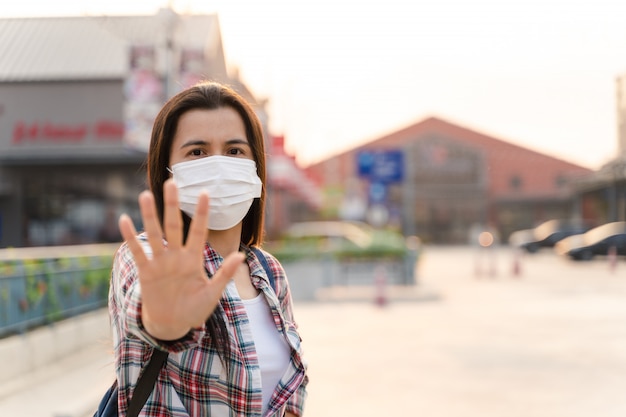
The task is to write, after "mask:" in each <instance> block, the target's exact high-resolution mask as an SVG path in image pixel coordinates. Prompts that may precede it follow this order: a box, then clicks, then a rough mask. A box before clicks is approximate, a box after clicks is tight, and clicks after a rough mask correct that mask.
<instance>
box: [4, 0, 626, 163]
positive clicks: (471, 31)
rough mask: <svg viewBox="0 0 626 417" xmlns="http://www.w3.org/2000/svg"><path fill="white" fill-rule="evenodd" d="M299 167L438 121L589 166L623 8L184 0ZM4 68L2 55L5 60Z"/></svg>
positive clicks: (180, 5)
mask: <svg viewBox="0 0 626 417" xmlns="http://www.w3.org/2000/svg"><path fill="white" fill-rule="evenodd" d="M169 3H172V4H173V6H174V8H175V9H176V10H177V11H179V12H184V11H198V12H217V13H218V15H219V19H220V23H221V27H222V37H223V42H224V47H225V52H226V59H227V61H228V63H229V65H231V66H232V67H238V68H239V71H240V75H241V77H242V79H243V80H244V82H246V84H247V85H248V86H249V87H250V88H251V90H252V91H253V92H254V93H256V94H257V95H258V96H260V97H265V98H268V99H269V100H270V102H269V103H270V104H269V108H268V110H269V112H270V117H271V121H270V128H271V130H272V133H273V134H284V135H285V137H286V141H287V146H288V148H289V150H290V151H291V152H292V153H293V154H295V155H296V157H297V159H298V161H300V162H301V163H303V164H305V165H306V164H307V163H311V162H315V161H317V160H320V159H322V158H324V157H326V156H328V155H332V154H334V153H338V152H341V151H345V150H347V149H350V148H352V147H355V146H357V145H358V144H360V143H364V142H367V141H370V140H373V139H376V138H378V137H379V136H381V135H384V134H387V133H391V132H393V131H395V130H398V129H401V128H403V127H406V126H408V125H410V124H413V123H415V122H418V121H420V120H422V119H423V118H425V117H429V116H436V117H440V118H443V119H446V120H448V121H450V122H453V123H457V124H460V125H462V126H465V127H468V128H471V129H474V130H477V131H479V132H482V133H486V134H490V135H493V136H495V137H498V138H500V139H503V140H507V141H510V142H513V143H516V144H519V145H521V146H526V147H528V148H531V149H534V150H537V151H540V152H544V153H547V154H549V155H553V156H556V157H559V158H562V159H565V160H568V161H570V162H574V163H578V164H581V165H584V166H587V167H589V168H593V169H596V168H599V167H600V166H601V165H602V164H603V163H605V162H607V161H608V160H609V159H610V158H612V157H613V156H614V155H615V153H616V151H617V122H616V104H615V94H616V92H615V78H616V77H617V76H618V75H621V74H626V1H624V0H568V1H565V0H482V1H470V0H404V1H401V0H370V1H368V0H274V1H271V0H267V1H258V0H202V1H200V0H197V1H194V0H180V1H176V0H174V1H171V2H169ZM167 4H168V1H158V0H143V1H129V0H124V1H118V0H106V1H97V0H90V1H88V2H87V1H63V0H58V1H55V2H50V1H49V0H21V1H19V2H11V4H3V5H2V7H1V8H0V16H33V15H81V14H91V15H93V14H106V13H113V14H131V13H142V14H149V13H153V12H155V11H156V10H157V9H158V8H159V7H160V6H165V5H167ZM0 59H1V58H0Z"/></svg>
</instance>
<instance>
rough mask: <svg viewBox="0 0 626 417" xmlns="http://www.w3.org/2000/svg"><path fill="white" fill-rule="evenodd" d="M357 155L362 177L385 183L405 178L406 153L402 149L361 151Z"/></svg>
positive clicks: (359, 173)
mask: <svg viewBox="0 0 626 417" xmlns="http://www.w3.org/2000/svg"><path fill="white" fill-rule="evenodd" d="M356 157H357V170H358V176H359V177H361V178H367V179H369V180H370V181H372V182H380V183H385V184H388V183H394V182H402V180H403V179H404V153H403V152H402V151H401V150H384V151H383V150H370V151H361V152H358V153H357V156H356Z"/></svg>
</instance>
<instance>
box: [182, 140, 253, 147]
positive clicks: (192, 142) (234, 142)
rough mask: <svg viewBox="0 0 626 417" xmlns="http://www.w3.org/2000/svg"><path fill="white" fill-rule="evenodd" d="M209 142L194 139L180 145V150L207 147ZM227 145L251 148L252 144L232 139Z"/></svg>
mask: <svg viewBox="0 0 626 417" xmlns="http://www.w3.org/2000/svg"><path fill="white" fill-rule="evenodd" d="M208 144H209V142H208V141H206V140H201V139H192V140H189V141H187V142H185V143H183V144H182V145H180V149H184V148H188V147H190V146H198V145H201V146H206V145H208ZM226 145H246V146H250V144H249V143H248V141H247V140H245V139H230V140H227V141H226Z"/></svg>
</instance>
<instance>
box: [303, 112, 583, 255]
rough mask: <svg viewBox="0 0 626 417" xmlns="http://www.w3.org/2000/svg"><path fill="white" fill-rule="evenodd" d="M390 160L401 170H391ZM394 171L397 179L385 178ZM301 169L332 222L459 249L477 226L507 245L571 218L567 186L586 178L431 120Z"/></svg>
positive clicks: (573, 168)
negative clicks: (373, 226) (317, 182)
mask: <svg viewBox="0 0 626 417" xmlns="http://www.w3.org/2000/svg"><path fill="white" fill-rule="evenodd" d="M394 153H395V154H398V153H399V154H400V157H399V158H398V157H397V156H394ZM372 158H374V159H376V158H377V159H376V160H378V161H382V162H380V163H379V165H380V166H379V167H378V168H376V167H374V168H373V169H378V170H379V171H380V172H379V173H376V174H372V173H371V172H368V171H367V170H368V169H369V168H367V166H366V165H367V163H369V162H367V161H370V160H372ZM385 158H386V159H385ZM389 158H391V159H389ZM393 158H398V159H399V160H401V166H399V167H396V168H394V167H393V165H394V164H396V165H398V162H393ZM376 163H378V162H375V164H376ZM364 164H365V165H364ZM394 169H395V170H397V171H398V172H397V173H396V174H397V175H399V176H400V177H398V178H395V179H394V178H391V180H390V178H385V176H386V175H389V172H387V173H385V172H386V171H385V170H387V171H389V170H392V171H393V170H394ZM307 171H308V172H309V173H310V175H311V176H313V177H317V178H320V179H321V182H322V184H323V187H324V189H325V190H326V201H325V205H326V207H329V206H331V207H334V210H331V211H330V216H331V217H332V216H335V217H339V218H347V219H351V220H368V221H370V222H372V221H373V222H378V223H379V225H386V226H392V227H396V228H398V229H400V230H401V231H402V232H403V233H404V234H406V235H413V234H415V235H418V236H420V237H421V238H422V239H424V240H426V241H432V242H439V243H465V242H467V238H468V233H469V231H470V230H471V228H472V227H475V226H476V225H481V226H482V227H490V228H495V229H496V230H497V231H498V232H499V234H500V236H501V237H502V239H503V240H506V238H507V237H508V235H509V234H510V233H511V232H512V231H514V230H517V229H522V228H529V227H532V226H534V225H536V224H537V223H539V222H542V221H544V220H548V219H552V218H571V217H575V216H577V215H578V212H577V210H578V209H579V207H578V204H577V199H576V197H575V194H574V189H573V187H572V184H573V181H574V180H576V179H577V178H580V177H583V176H586V175H588V174H590V173H591V170H589V169H587V168H585V167H582V166H579V165H576V164H573V163H570V162H567V161H564V160H562V159H559V158H555V157H552V156H549V155H545V154H542V153H540V152H536V151H533V150H530V149H527V148H524V147H521V146H518V145H515V144H513V143H510V142H506V141H504V140H501V139H497V138H495V137H492V136H489V135H486V134H483V133H479V132H476V131H474V130H470V129H468V128H465V127H462V126H459V125H456V124H453V123H450V122H447V121H445V120H442V119H439V118H435V117H431V118H427V119H425V120H423V121H421V122H418V123H416V124H413V125H411V126H408V127H406V128H404V129H401V130H398V131H396V132H393V133H391V134H389V135H386V136H383V137H381V138H378V139H375V140H373V141H371V142H369V143H367V144H365V145H363V146H361V147H359V148H356V149H353V150H350V151H348V152H345V153H343V154H340V155H337V156H334V157H331V158H329V159H327V160H325V161H322V162H320V163H317V164H314V165H312V166H310V167H308V168H307ZM372 175H373V176H372ZM359 202H360V203H359ZM372 216H373V217H372Z"/></svg>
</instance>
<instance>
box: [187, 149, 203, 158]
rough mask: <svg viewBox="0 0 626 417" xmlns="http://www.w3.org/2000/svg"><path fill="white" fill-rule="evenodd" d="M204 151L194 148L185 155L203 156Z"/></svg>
mask: <svg viewBox="0 0 626 417" xmlns="http://www.w3.org/2000/svg"><path fill="white" fill-rule="evenodd" d="M203 155H204V152H203V151H202V149H200V148H195V149H192V150H190V151H189V152H187V156H203Z"/></svg>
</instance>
